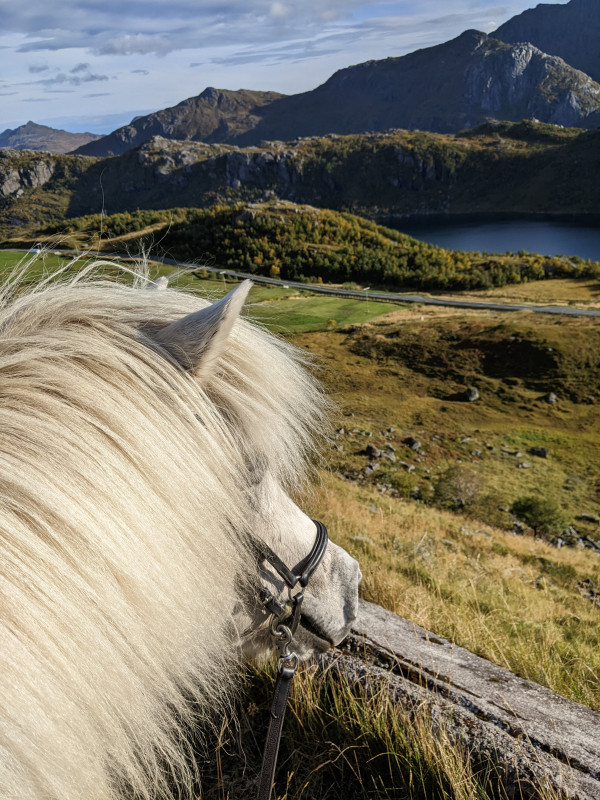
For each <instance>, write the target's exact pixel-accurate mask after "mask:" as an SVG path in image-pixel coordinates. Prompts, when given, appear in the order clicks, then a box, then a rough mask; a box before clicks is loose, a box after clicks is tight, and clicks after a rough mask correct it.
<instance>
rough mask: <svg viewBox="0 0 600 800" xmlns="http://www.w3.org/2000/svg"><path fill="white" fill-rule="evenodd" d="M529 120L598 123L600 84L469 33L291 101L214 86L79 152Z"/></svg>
mask: <svg viewBox="0 0 600 800" xmlns="http://www.w3.org/2000/svg"><path fill="white" fill-rule="evenodd" d="M527 117H534V118H536V119H538V120H540V121H542V122H550V123H554V124H557V125H565V126H582V127H595V126H596V125H598V124H600V86H599V85H598V84H597V83H595V82H594V81H592V79H591V78H590V77H589V76H587V75H584V74H583V73H582V72H579V71H578V70H575V69H573V67H570V66H569V65H568V64H566V63H565V62H564V61H563V60H562V59H560V58H559V57H557V56H549V55H547V54H546V53H543V52H542V51H541V50H539V49H538V48H536V47H534V46H533V45H532V44H527V43H526V44H506V43H504V42H500V41H499V40H498V39H494V38H491V37H489V36H486V34H485V33H481V32H479V31H466V32H465V33H463V34H461V36H459V37H457V38H456V39H453V40H452V41H450V42H446V43H445V44H441V45H437V46H435V47H428V48H426V49H423V50H418V51H417V52H415V53H410V54H409V55H406V56H402V57H400V58H387V59H384V60H381V61H367V62H365V63H364V64H358V65H356V66H354V67H348V68H347V69H342V70H339V71H338V72H336V73H335V74H334V75H333V76H332V77H331V78H330V79H329V80H328V81H327V82H326V83H324V84H323V85H322V86H319V87H318V88H317V89H314V90H313V91H311V92H304V93H302V94H297V95H290V96H282V95H276V94H275V93H273V92H271V93H269V92H249V91H245V90H242V91H238V92H230V91H221V90H217V89H212V88H211V89H206V90H205V91H204V92H202V94H201V95H199V96H198V97H193V98H190V99H189V100H185V101H184V102H183V103H180V104H179V105H177V106H175V107H174V108H168V109H165V110H163V111H159V112H157V113H155V114H149V115H147V116H145V117H140V118H139V119H137V120H134V121H133V122H132V123H131V124H130V125H128V126H126V127H124V128H119V130H117V131H115V132H114V133H111V134H110V135H109V136H105V137H104V138H103V139H100V140H98V141H96V142H92V143H90V144H88V145H85V146H84V147H80V148H79V149H78V150H77V151H76V152H77V153H80V154H84V155H98V156H107V155H116V154H120V153H123V152H125V151H126V150H128V149H129V148H131V147H133V146H136V145H138V144H141V143H142V142H144V141H146V140H147V139H149V138H150V137H151V136H157V135H158V136H162V137H164V138H168V139H191V140H195V141H205V142H223V143H233V144H237V145H241V146H249V145H256V144H258V143H259V142H260V141H261V140H283V141H288V140H291V139H295V138H297V137H298V136H323V135H326V134H328V133H337V134H349V133H362V132H365V131H384V130H387V129H390V128H405V129H415V128H416V129H421V130H431V131H439V132H450V131H459V130H461V129H463V128H468V127H472V126H475V125H478V124H481V123H482V122H484V121H485V120H486V119H489V118H496V119H502V120H520V119H523V118H527Z"/></svg>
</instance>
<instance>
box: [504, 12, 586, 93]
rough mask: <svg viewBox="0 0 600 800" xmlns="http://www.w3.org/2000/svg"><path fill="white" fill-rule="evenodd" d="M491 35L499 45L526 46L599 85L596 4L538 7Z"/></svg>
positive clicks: (505, 24) (513, 19) (517, 17)
mask: <svg viewBox="0 0 600 800" xmlns="http://www.w3.org/2000/svg"><path fill="white" fill-rule="evenodd" d="M492 35H493V36H494V37H495V38H496V39H500V40H501V41H503V42H509V43H513V42H530V43H531V44H533V45H535V46H536V47H538V48H539V49H540V50H543V51H544V52H545V53H549V54H550V55H555V56H560V57H561V58H562V59H564V60H565V61H566V62H567V63H568V64H570V65H571V66H572V67H575V68H576V69H579V70H581V71H582V72H585V73H586V74H587V75H589V76H590V77H591V78H593V80H595V81H598V82H600V46H599V42H600V3H598V0H571V2H570V3H566V4H564V5H563V4H557V5H554V4H552V5H550V4H548V3H540V4H539V5H538V6H536V7H535V8H531V9H529V10H527V11H524V12H523V13H522V14H519V15H518V16H516V17H513V18H512V19H510V20H508V22H505V23H504V25H501V26H500V27H499V28H497V30H495V31H494V33H493V34H492Z"/></svg>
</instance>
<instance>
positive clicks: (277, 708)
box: [256, 653, 298, 800]
mask: <svg viewBox="0 0 600 800" xmlns="http://www.w3.org/2000/svg"><path fill="white" fill-rule="evenodd" d="M297 669H298V656H297V655H296V654H295V653H288V654H287V655H286V656H284V657H282V658H280V659H279V666H278V668H277V680H276V681H275V691H274V693H273V702H272V703H271V717H270V719H269V729H268V731H267V738H266V739H265V748H264V750H263V760H262V766H261V768H260V782H259V784H258V793H257V795H256V798H257V800H271V792H272V791H273V782H274V780H275V767H276V766H277V756H278V755H279V743H280V742H281V732H282V730H283V720H284V718H285V710H286V707H287V701H288V697H289V694H290V689H291V686H292V678H293V677H294V675H295V674H296V670H297Z"/></svg>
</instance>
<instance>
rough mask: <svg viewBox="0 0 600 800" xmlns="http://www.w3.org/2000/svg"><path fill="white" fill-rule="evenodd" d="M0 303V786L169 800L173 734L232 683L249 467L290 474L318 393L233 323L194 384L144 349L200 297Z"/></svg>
mask: <svg viewBox="0 0 600 800" xmlns="http://www.w3.org/2000/svg"><path fill="white" fill-rule="evenodd" d="M5 294H8V293H5ZM10 294H11V298H10V299H7V300H5V302H4V304H3V306H2V308H1V309H0V563H1V564H2V568H1V570H0V573H1V574H0V607H1V608H2V618H1V619H0V643H1V644H0V675H2V680H3V683H4V685H5V690H4V694H3V701H2V702H1V703H0V793H2V796H3V797H4V796H6V797H7V798H8V797H10V798H13V797H14V798H19V800H21V798H24V797H28V798H30V800H42V798H44V800H50V798H52V800H53V799H54V798H57V800H58V798H60V799H61V800H71V798H73V800H75V798H77V800H80V798H81V797H82V796H86V797H87V798H90V800H96V798H97V799H98V800H108V798H114V797H115V796H116V795H117V793H118V791H119V788H120V787H121V788H122V787H123V786H126V787H129V789H130V790H131V792H132V794H134V795H139V796H140V797H146V796H148V797H149V796H151V795H158V796H160V795H165V796H166V795H167V794H168V791H169V780H170V779H169V771H171V772H172V774H173V775H176V776H177V779H178V782H179V787H180V791H183V788H185V787H186V786H187V787H189V786H190V785H191V783H192V781H193V777H194V776H193V769H192V767H190V764H191V763H192V760H191V759H190V758H189V757H188V756H189V752H188V748H187V747H186V745H185V742H186V735H185V730H186V728H187V726H188V724H189V723H190V722H191V721H192V719H193V718H195V717H196V716H199V717H201V718H208V717H209V716H210V714H209V711H210V709H214V708H216V707H219V706H220V707H223V704H226V703H227V697H228V691H229V690H230V686H231V684H230V682H229V680H228V678H229V677H230V676H231V675H232V674H233V672H234V671H235V670H234V664H235V662H236V659H237V655H238V654H237V653H236V652H235V648H234V646H233V643H232V641H233V637H232V636H231V635H230V633H231V631H230V629H229V626H230V616H229V614H228V611H230V610H231V609H232V608H233V605H234V604H235V602H236V600H237V593H238V591H239V580H240V577H241V578H242V579H243V578H244V576H247V574H248V571H249V570H250V569H252V567H253V560H252V558H251V557H250V556H249V551H248V549H247V540H246V535H247V533H248V531H247V530H246V527H245V526H246V520H247V519H249V518H250V515H249V503H250V502H251V500H250V499H249V496H248V492H247V485H248V480H250V479H251V476H250V475H249V469H251V468H252V466H256V465H258V464H260V465H261V468H268V469H269V470H270V472H271V473H272V474H273V475H275V476H276V477H277V479H278V480H280V481H281V482H282V483H284V484H288V485H289V484H294V483H295V482H297V481H298V480H300V479H301V477H302V475H303V474H304V469H305V464H306V459H307V456H308V455H309V454H310V451H311V447H312V442H313V439H314V434H315V430H316V428H317V427H319V426H320V425H321V424H322V422H323V420H324V413H325V410H326V405H325V402H324V400H323V397H322V395H321V393H320V390H319V389H318V387H317V385H316V383H315V382H314V381H313V380H312V378H311V377H310V376H309V375H308V373H307V372H306V370H305V369H304V368H303V365H302V357H300V356H299V355H298V354H297V352H296V351H295V350H294V349H293V348H291V347H289V346H288V345H287V344H285V343H283V342H281V341H278V340H276V339H274V338H273V337H272V336H271V335H270V334H268V333H266V332H265V331H263V330H260V329H258V328H256V327H254V326H252V325H250V324H249V323H247V322H245V321H243V320H241V321H239V322H238V323H236V326H235V328H234V330H233V333H232V335H231V337H230V340H229V341H228V346H227V348H226V351H225V353H224V354H223V357H222V359H221V361H220V363H219V365H218V368H217V370H216V372H215V374H214V375H213V376H212V377H211V379H210V381H209V382H207V383H206V384H205V385H202V384H200V383H198V382H197V381H195V380H194V379H193V378H192V377H191V375H190V374H189V373H188V372H186V370H185V369H184V368H182V367H181V365H179V364H178V363H177V361H176V359H174V358H173V355H172V354H169V353H167V352H166V351H165V350H164V348H163V347H162V345H161V344H160V343H159V342H158V341H157V339H156V338H155V337H156V332H157V331H159V330H162V329H164V328H165V327H166V326H167V325H169V324H170V323H171V322H173V321H174V320H176V319H178V318H179V317H180V316H181V315H182V314H186V313H191V312H193V311H195V310H197V309H198V308H200V307H202V306H203V305H205V304H206V301H203V300H201V299H199V298H197V297H195V296H193V295H189V294H185V293H181V292H177V291H173V290H168V291H161V292H150V291H147V290H146V289H144V288H140V287H136V288H132V287H130V286H125V285H122V284H112V283H109V282H106V281H99V280H94V279H93V278H89V279H86V280H77V281H74V282H70V283H68V282H67V283H60V282H59V283H56V284H52V283H49V284H47V285H46V286H45V287H43V288H41V289H39V288H38V289H34V290H33V291H30V292H25V293H15V292H14V291H13V292H11V293H10ZM165 764H169V770H166V769H165ZM182 787H183V788H182Z"/></svg>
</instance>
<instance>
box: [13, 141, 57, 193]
mask: <svg viewBox="0 0 600 800" xmlns="http://www.w3.org/2000/svg"><path fill="white" fill-rule="evenodd" d="M31 155H33V152H29V151H18V152H17V151H15V150H3V151H1V153H0V199H2V200H5V199H6V198H7V197H11V196H13V195H14V196H17V197H19V196H20V195H21V194H22V193H23V190H24V189H26V188H36V187H38V186H43V185H44V184H45V183H48V181H49V180H50V179H51V178H52V175H53V174H54V170H55V167H56V164H55V162H54V161H53V160H52V159H51V158H40V159H38V160H35V161H33V162H31V159H29V158H27V159H26V162H25V163H24V164H22V165H21V164H20V161H21V158H20V156H31ZM30 162H31V163H30ZM5 165H6V166H5Z"/></svg>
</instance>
